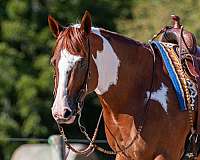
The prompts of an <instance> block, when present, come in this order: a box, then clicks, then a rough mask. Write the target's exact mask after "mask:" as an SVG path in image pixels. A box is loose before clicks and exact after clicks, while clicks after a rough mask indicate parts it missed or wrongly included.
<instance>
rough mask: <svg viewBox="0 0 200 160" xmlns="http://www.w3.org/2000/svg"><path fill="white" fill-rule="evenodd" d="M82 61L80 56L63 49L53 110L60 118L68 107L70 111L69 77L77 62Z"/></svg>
mask: <svg viewBox="0 0 200 160" xmlns="http://www.w3.org/2000/svg"><path fill="white" fill-rule="evenodd" d="M80 59H81V57H80V56H75V55H72V54H70V53H69V52H68V51H67V50H66V49H62V50H61V52H60V60H59V62H58V72H59V80H58V88H57V94H56V98H55V101H54V104H53V108H52V111H53V112H54V111H55V112H56V113H57V114H58V115H59V116H62V115H63V113H64V109H65V108H66V107H68V109H69V106H68V104H67V101H66V98H67V83H68V76H69V73H70V71H71V70H72V68H73V67H74V65H75V64H76V62H78V61H79V60H80Z"/></svg>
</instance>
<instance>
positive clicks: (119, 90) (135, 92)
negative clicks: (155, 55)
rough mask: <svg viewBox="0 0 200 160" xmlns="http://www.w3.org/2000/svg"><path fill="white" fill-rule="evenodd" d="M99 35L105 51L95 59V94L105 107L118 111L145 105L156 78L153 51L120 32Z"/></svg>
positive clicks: (106, 32) (100, 32)
mask: <svg viewBox="0 0 200 160" xmlns="http://www.w3.org/2000/svg"><path fill="white" fill-rule="evenodd" d="M95 33H96V34H98V35H99V36H100V37H101V38H102V41H103V49H102V50H101V51H97V54H96V56H93V60H94V62H95V64H96V66H97V70H98V84H97V87H96V89H95V92H96V93H97V95H98V96H99V98H100V101H101V104H102V105H103V106H107V107H109V109H111V110H113V111H114V112H128V111H129V110H130V108H132V109H134V106H136V105H137V106H138V104H139V103H140V104H142V105H143V104H144V101H145V94H146V91H147V90H148V88H150V82H151V78H152V75H151V73H152V66H153V64H152V62H153V61H152V55H151V54H150V51H149V49H147V48H146V47H145V46H144V45H143V44H141V43H139V42H136V41H134V40H131V39H128V38H125V37H123V36H120V35H118V34H116V33H112V32H108V31H105V30H102V31H99V32H98V33H97V32H96V31H95ZM105 104H106V105H105ZM124 106H126V107H124ZM138 107H139V106H138ZM135 109H136V108H135Z"/></svg>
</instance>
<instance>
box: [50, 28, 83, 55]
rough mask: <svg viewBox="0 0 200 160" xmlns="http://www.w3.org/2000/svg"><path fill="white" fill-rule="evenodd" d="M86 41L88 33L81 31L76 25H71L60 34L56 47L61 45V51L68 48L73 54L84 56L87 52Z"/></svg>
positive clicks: (59, 49)
mask: <svg viewBox="0 0 200 160" xmlns="http://www.w3.org/2000/svg"><path fill="white" fill-rule="evenodd" d="M86 42H87V37H86V34H85V33H84V32H81V30H80V28H78V27H76V26H69V27H66V28H65V30H64V31H63V32H61V33H60V35H59V36H58V39H57V44H56V47H55V48H57V47H59V48H58V52H59V53H60V51H61V50H62V49H66V50H67V51H68V52H69V53H70V54H72V55H75V56H81V57H84V56H85V53H86V45H87V43H86ZM59 44H61V45H59ZM53 54H56V53H53ZM53 56H54V55H53Z"/></svg>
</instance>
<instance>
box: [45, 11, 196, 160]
mask: <svg viewBox="0 0 200 160" xmlns="http://www.w3.org/2000/svg"><path fill="white" fill-rule="evenodd" d="M48 21H49V26H50V29H51V30H52V32H53V34H54V36H55V37H56V46H55V49H54V52H53V56H52V58H51V62H52V64H53V66H54V70H55V85H54V91H55V100H54V103H53V107H52V115H53V117H54V119H55V120H56V122H57V123H58V124H72V123H73V122H74V120H75V118H76V115H77V113H79V112H80V111H81V108H80V106H79V103H78V101H77V99H80V97H81V98H82V99H84V97H85V96H82V94H80V93H82V91H84V93H85V92H86V94H89V93H91V92H93V91H94V92H96V94H97V96H98V98H99V100H100V103H101V105H102V109H103V118H104V124H105V133H106V137H107V140H108V143H109V145H110V147H111V148H112V149H113V151H115V153H116V154H117V155H116V160H125V159H134V160H178V159H181V157H182V155H183V152H184V145H185V139H186V137H187V135H188V133H189V132H190V125H189V124H188V113H187V112H180V110H179V104H178V101H177V98H176V95H175V92H174V89H173V86H172V83H171V80H170V78H169V76H168V74H167V73H166V72H165V69H164V67H163V62H162V59H161V57H160V56H156V57H155V55H154V54H153V53H152V51H151V49H150V48H149V47H148V46H147V45H145V44H143V43H140V42H138V41H136V40H132V39H129V38H126V37H124V36H122V35H119V34H117V33H114V32H110V31H107V30H105V29H100V28H95V27H92V22H91V16H90V14H89V12H87V11H86V12H85V14H84V16H83V18H82V21H81V24H74V25H70V26H67V27H62V26H61V25H60V24H59V23H58V22H57V21H56V20H55V19H54V18H52V17H50V16H49V18H48ZM154 58H155V59H154ZM86 88H87V89H86ZM80 95H81V96H80ZM90 114H92V113H90ZM193 118H194V117H193Z"/></svg>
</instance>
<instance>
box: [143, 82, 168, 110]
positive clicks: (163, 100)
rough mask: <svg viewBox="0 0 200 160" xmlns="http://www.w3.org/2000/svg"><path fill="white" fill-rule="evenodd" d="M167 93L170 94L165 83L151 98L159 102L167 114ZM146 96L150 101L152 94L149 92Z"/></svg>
mask: <svg viewBox="0 0 200 160" xmlns="http://www.w3.org/2000/svg"><path fill="white" fill-rule="evenodd" d="M167 92H168V88H167V86H165V84H164V83H161V87H160V88H159V89H158V90H157V91H155V92H152V93H151V98H150V99H152V100H155V101H158V102H159V103H160V104H161V106H162V108H163V109H164V111H165V112H167V101H168V97H167ZM146 94H147V99H148V97H149V95H150V92H149V91H147V92H146Z"/></svg>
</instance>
